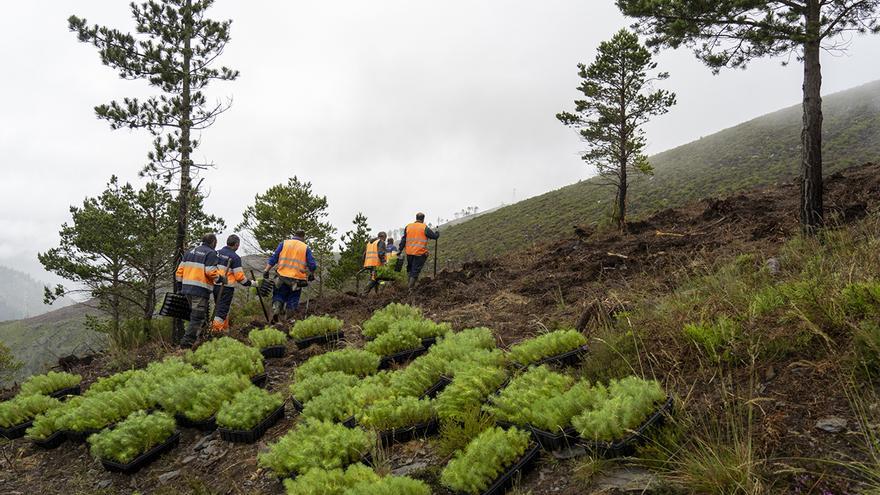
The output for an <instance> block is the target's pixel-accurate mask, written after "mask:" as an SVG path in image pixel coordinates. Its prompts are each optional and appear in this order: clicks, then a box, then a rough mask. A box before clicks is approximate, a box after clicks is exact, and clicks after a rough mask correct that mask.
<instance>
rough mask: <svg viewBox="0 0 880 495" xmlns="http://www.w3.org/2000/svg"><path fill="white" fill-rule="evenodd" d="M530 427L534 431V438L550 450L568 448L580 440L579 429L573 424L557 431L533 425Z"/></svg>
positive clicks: (543, 447)
mask: <svg viewBox="0 0 880 495" xmlns="http://www.w3.org/2000/svg"><path fill="white" fill-rule="evenodd" d="M528 428H529V429H530V430H531V431H532V438H534V439H535V441H536V442H538V445H540V446H541V448H542V449H544V450H546V451H548V452H553V451H556V450H562V449H567V448H569V447H572V446H574V445H576V444H577V443H578V442H579V441H580V436H578V433H577V430H575V429H574V427H572V426H569V427H567V428H564V429H562V430H560V431H556V432H553V431H546V430H542V429H540V428H536V427H534V426H531V425H529V427H528Z"/></svg>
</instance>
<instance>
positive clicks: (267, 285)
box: [257, 278, 275, 297]
mask: <svg viewBox="0 0 880 495" xmlns="http://www.w3.org/2000/svg"><path fill="white" fill-rule="evenodd" d="M274 290H275V281H274V280H272V279H268V278H266V279H263V283H262V284H260V287H259V288H257V291H258V292H259V293H260V296H262V297H269V296H271V295H272V292H273V291H274Z"/></svg>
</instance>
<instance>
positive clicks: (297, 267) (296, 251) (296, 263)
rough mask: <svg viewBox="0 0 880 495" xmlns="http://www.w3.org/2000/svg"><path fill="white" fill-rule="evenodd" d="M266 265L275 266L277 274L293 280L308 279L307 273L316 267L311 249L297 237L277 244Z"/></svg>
mask: <svg viewBox="0 0 880 495" xmlns="http://www.w3.org/2000/svg"><path fill="white" fill-rule="evenodd" d="M268 265H269V268H271V267H273V266H277V270H278V275H280V276H282V277H287V278H292V279H295V280H308V278H309V273H310V272H313V271H315V270H316V269H317V268H318V263H317V262H316V261H315V258H314V257H313V256H312V250H311V249H309V247H308V246H307V245H306V243H305V242H303V241H302V239H299V238H297V237H294V238H293V239H288V240H286V241H284V242H282V243H281V244H279V245H278V248H277V249H275V252H274V253H273V254H272V256H271V257H270V258H269V262H268Z"/></svg>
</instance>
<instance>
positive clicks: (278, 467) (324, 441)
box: [257, 419, 376, 477]
mask: <svg viewBox="0 0 880 495" xmlns="http://www.w3.org/2000/svg"><path fill="white" fill-rule="evenodd" d="M375 443H376V438H375V436H374V435H372V434H371V433H369V432H367V431H366V430H362V429H359V428H346V427H345V426H342V425H340V424H336V423H330V422H327V421H317V420H313V419H306V420H305V421H302V422H300V423H298V424H297V425H296V427H294V428H293V429H292V430H290V431H289V432H288V433H287V434H286V435H284V436H283V437H281V438H280V439H279V440H278V441H277V442H275V443H274V444H272V445H271V446H270V447H269V450H268V451H267V452H263V453H261V454H259V455H258V456H257V464H258V465H259V466H260V467H262V468H264V469H269V470H271V471H272V472H273V473H275V474H276V475H277V476H282V477H287V476H291V475H298V474H302V473H305V472H306V471H308V470H310V469H316V468H317V469H339V468H342V467H345V466H347V465H349V464H352V463H355V462H358V461H359V460H360V459H362V458H363V457H364V455H366V454H367V453H369V451H370V449H371V448H372V447H373V445H375Z"/></svg>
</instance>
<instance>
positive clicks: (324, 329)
mask: <svg viewBox="0 0 880 495" xmlns="http://www.w3.org/2000/svg"><path fill="white" fill-rule="evenodd" d="M343 325H344V322H343V321H342V320H340V319H338V318H333V317H331V316H309V317H308V318H306V319H305V320H300V321H298V322H296V323H294V325H293V328H291V329H290V336H291V337H292V338H293V339H294V340H304V339H308V338H311V337H318V336H325V335H333V334H336V333H339V331H340V330H342V326H343Z"/></svg>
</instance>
